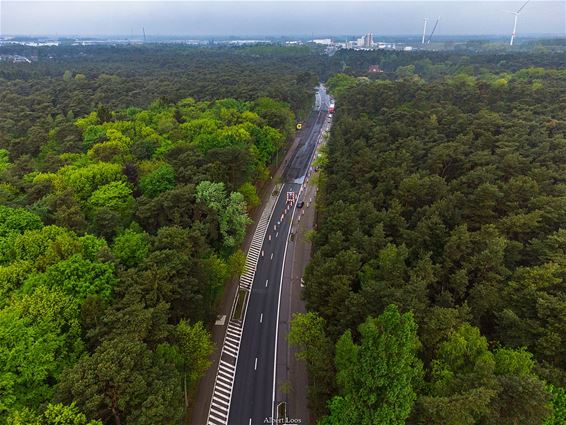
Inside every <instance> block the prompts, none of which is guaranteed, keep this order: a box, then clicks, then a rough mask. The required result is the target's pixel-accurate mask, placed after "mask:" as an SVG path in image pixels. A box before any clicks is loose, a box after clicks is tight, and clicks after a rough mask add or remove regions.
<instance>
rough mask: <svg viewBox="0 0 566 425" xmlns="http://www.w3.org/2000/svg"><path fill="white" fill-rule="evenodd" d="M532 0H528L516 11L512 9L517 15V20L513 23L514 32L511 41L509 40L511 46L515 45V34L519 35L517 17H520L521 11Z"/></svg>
mask: <svg viewBox="0 0 566 425" xmlns="http://www.w3.org/2000/svg"><path fill="white" fill-rule="evenodd" d="M529 1H531V0H527V1H526V2H525V3H524V4H523V5H522V6H521V7H520V8H519V10H517V11H516V12H513V11H510V12H511V13H512V14H513V15H515V22H514V23H513V33H512V34H511V41H510V42H509V46H512V45H513V41H515V36H516V35H517V19H518V18H519V13H521V10H523V8H524V7H525V6H526V5H527V3H528V2H529Z"/></svg>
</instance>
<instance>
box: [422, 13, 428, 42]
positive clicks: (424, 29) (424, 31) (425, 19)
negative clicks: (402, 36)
mask: <svg viewBox="0 0 566 425" xmlns="http://www.w3.org/2000/svg"><path fill="white" fill-rule="evenodd" d="M427 21H428V18H424V27H423V39H422V41H421V44H424V40H425V36H426V23H427Z"/></svg>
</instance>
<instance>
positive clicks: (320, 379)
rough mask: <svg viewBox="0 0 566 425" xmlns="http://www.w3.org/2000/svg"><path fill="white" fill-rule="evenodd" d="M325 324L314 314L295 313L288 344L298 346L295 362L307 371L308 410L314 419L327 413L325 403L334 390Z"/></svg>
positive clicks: (331, 353)
mask: <svg viewBox="0 0 566 425" xmlns="http://www.w3.org/2000/svg"><path fill="white" fill-rule="evenodd" d="M325 326H326V324H325V322H324V319H322V318H321V317H320V316H318V315H317V314H316V313H313V312H309V313H295V314H293V320H292V322H291V330H290V332H289V336H288V338H289V343H290V344H292V345H294V346H297V348H298V350H299V351H298V352H297V358H298V359H300V360H304V361H305V362H306V363H307V366H308V370H309V393H308V396H309V406H310V409H311V411H312V412H313V414H314V415H315V416H316V417H320V416H321V415H323V414H324V413H326V412H327V410H326V407H325V403H326V400H328V399H329V398H330V395H331V394H332V392H333V390H334V382H333V380H334V368H333V365H332V357H333V348H332V343H331V341H330V339H329V338H328V337H327V336H326V333H325Z"/></svg>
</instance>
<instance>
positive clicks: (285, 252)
mask: <svg viewBox="0 0 566 425" xmlns="http://www.w3.org/2000/svg"><path fill="white" fill-rule="evenodd" d="M321 112H322V110H319V112H318V113H319V115H320V114H321ZM326 115H327V113H325V114H324V116H325V117H326ZM317 119H318V117H317ZM314 124H316V120H315V123H314ZM314 124H313V129H314V128H315V125H314ZM321 128H322V127H321ZM311 134H312V133H311ZM310 136H311V135H310V134H309V137H310ZM315 153H316V145H315V147H314V149H313V152H312V154H311V157H310V160H309V162H308V165H307V172H308V167H310V166H311V164H312V161H313V158H314V156H315ZM283 187H285V185H282V186H281V192H283ZM296 210H297V203H296V202H295V203H294V207H293V214H292V215H291V222H290V224H289V231H288V233H287V238H286V241H285V250H284V251H283V265H282V266H281V282H279V297H278V299H277V315H276V316H275V318H276V319H275V350H274V355H273V393H272V396H271V418H272V419H273V418H274V417H275V416H274V414H275V381H276V378H277V337H278V335H279V310H280V308H281V289H282V288H283V273H284V271H285V257H286V256H287V246H288V245H289V235H290V234H291V228H292V227H293V218H294V217H295V211H296Z"/></svg>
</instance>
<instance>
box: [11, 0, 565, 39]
mask: <svg viewBox="0 0 566 425" xmlns="http://www.w3.org/2000/svg"><path fill="white" fill-rule="evenodd" d="M521 4H522V3H521V2H520V1H474V2H471V1H454V0H452V1H450V0H445V1H440V2H439V1H366V2H356V1H331V2H329V1H310V2H302V1H255V2H249V1H248V2H244V1H228V2H227V1H208V2H204V1H200V2H199V1H170V2H157V1H96V2H92V1H63V2H56V1H23V0H19V1H18V0H0V25H1V26H0V34H31V35H39V34H52V35H54V34H59V35H104V34H120V35H131V34H132V33H133V34H136V35H139V34H140V33H141V28H142V27H145V30H146V32H147V33H148V35H195V36H203V35H236V36H245V35H295V34H314V35H323V34H352V35H355V34H361V33H365V32H370V31H371V32H374V33H375V34H379V35H399V34H418V33H419V32H420V31H421V28H422V20H423V18H424V17H428V18H429V19H430V20H434V19H436V18H437V17H440V19H441V20H440V23H439V26H438V30H437V34H438V35H472V34H508V33H510V32H511V27H512V24H513V17H512V15H511V14H510V13H508V12H505V11H504V10H515V9H517V8H519V7H520V6H521ZM565 26H566V8H565V2H564V1H536V0H533V1H531V2H530V3H529V4H528V5H527V7H526V8H525V9H524V10H523V12H522V13H521V15H520V17H519V28H518V33H519V34H543V33H545V34H549V33H553V34H564V33H565V32H566V30H565Z"/></svg>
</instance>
